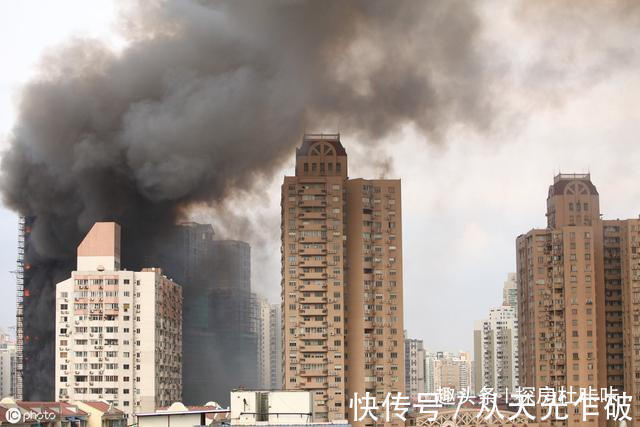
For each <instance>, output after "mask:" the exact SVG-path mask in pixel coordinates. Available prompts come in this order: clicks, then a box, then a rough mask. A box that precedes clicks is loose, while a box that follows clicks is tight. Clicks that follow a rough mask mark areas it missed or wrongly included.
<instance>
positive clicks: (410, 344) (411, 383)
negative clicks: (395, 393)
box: [404, 333, 426, 402]
mask: <svg viewBox="0 0 640 427" xmlns="http://www.w3.org/2000/svg"><path fill="white" fill-rule="evenodd" d="M405 335H406V333H405ZM425 361H426V359H425V351H424V345H423V343H422V340H416V339H411V338H406V337H405V340H404V372H405V374H404V385H405V395H406V396H409V399H410V400H411V402H416V401H417V400H418V393H425V391H426V384H425Z"/></svg>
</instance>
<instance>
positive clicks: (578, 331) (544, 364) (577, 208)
mask: <svg viewBox="0 0 640 427" xmlns="http://www.w3.org/2000/svg"><path fill="white" fill-rule="evenodd" d="M546 216H547V228H545V229H533V230H531V231H529V232H528V233H526V234H524V235H521V236H518V238H517V241H516V246H517V279H518V305H519V307H518V319H519V322H520V330H519V343H520V345H519V352H520V354H519V358H520V369H519V371H520V372H519V374H520V384H521V385H523V386H532V387H536V388H540V387H543V386H549V387H554V388H556V389H560V388H561V387H565V388H567V389H569V387H573V388H574V389H577V388H580V387H584V388H588V387H589V386H591V387H593V388H597V387H598V386H599V381H598V369H599V362H602V359H601V357H605V356H604V355H602V354H599V352H598V339H599V338H601V336H600V337H599V336H598V334H597V331H596V327H597V316H596V315H597V313H596V304H595V302H596V293H597V286H598V285H597V280H596V259H597V258H596V255H597V247H598V241H597V234H598V232H597V230H598V228H599V226H600V207H599V196H598V192H597V190H596V187H595V186H594V185H593V184H592V183H591V180H590V176H589V175H588V174H559V175H557V176H555V177H554V182H553V185H551V186H550V187H549V193H548V197H547V214H546ZM539 415H540V414H539ZM582 418H583V417H582V414H581V412H580V407H575V408H574V407H573V406H570V407H569V413H568V419H567V420H566V422H565V423H566V424H568V425H581V424H582V423H584V421H583V420H582ZM600 421H602V420H600ZM587 422H589V423H597V422H598V419H597V417H591V418H589V419H588V420H587Z"/></svg>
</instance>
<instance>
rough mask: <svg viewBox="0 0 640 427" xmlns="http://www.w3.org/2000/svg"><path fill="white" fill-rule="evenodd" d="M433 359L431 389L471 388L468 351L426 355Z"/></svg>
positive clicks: (458, 389) (470, 365)
mask: <svg viewBox="0 0 640 427" xmlns="http://www.w3.org/2000/svg"><path fill="white" fill-rule="evenodd" d="M427 357H428V358H432V359H433V370H432V371H431V372H432V373H433V391H438V390H439V389H442V388H450V389H454V390H456V391H462V390H467V389H471V385H472V376H471V374H472V363H471V357H470V356H469V353H467V352H464V351H461V352H459V353H458V354H457V355H456V354H453V353H448V352H441V351H439V352H436V353H432V354H430V355H428V356H427Z"/></svg>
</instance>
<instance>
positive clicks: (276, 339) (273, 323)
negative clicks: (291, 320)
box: [269, 304, 283, 390]
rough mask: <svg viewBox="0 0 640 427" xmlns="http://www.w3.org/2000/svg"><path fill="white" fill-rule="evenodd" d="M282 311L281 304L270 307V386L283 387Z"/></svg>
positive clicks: (274, 388) (273, 387)
mask: <svg viewBox="0 0 640 427" xmlns="http://www.w3.org/2000/svg"><path fill="white" fill-rule="evenodd" d="M282 355H283V353H282V311H281V309H280V304H272V305H271V307H270V309H269V359H270V360H269V370H270V378H269V384H270V385H269V388H270V389H271V390H281V389H282V363H283V360H282Z"/></svg>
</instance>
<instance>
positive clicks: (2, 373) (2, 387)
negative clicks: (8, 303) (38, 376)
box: [0, 331, 17, 397]
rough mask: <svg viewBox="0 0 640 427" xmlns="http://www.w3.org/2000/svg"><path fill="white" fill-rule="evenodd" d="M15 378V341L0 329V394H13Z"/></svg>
mask: <svg viewBox="0 0 640 427" xmlns="http://www.w3.org/2000/svg"><path fill="white" fill-rule="evenodd" d="M16 380H17V378H16V342H15V340H14V339H13V338H12V337H11V336H10V335H9V334H7V333H5V332H3V331H0V396H2V397H7V396H15V392H16Z"/></svg>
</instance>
